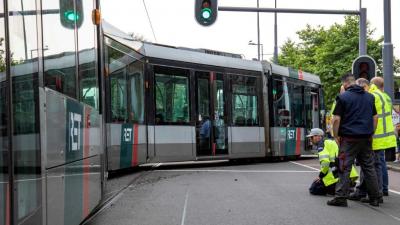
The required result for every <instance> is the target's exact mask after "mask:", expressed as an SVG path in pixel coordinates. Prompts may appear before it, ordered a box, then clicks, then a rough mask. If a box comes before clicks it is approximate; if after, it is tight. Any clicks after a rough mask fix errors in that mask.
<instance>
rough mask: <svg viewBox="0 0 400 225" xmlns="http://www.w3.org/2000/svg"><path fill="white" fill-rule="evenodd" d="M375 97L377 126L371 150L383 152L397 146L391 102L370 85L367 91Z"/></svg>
mask: <svg viewBox="0 0 400 225" xmlns="http://www.w3.org/2000/svg"><path fill="white" fill-rule="evenodd" d="M369 92H370V93H371V94H373V95H374V97H375V108H376V112H377V114H378V124H377V126H376V130H375V133H374V136H373V138H372V150H384V149H387V148H393V147H396V146H397V143H396V136H395V134H394V126H393V122H392V101H391V99H390V97H389V96H388V95H387V94H386V93H385V92H382V91H381V90H379V89H378V88H377V87H376V85H374V84H372V85H371V88H370V90H369Z"/></svg>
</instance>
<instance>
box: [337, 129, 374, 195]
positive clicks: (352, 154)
mask: <svg viewBox="0 0 400 225" xmlns="http://www.w3.org/2000/svg"><path fill="white" fill-rule="evenodd" d="M371 146H372V144H371V139H369V138H346V137H343V138H342V140H341V143H340V151H339V182H338V183H336V196H337V197H343V198H346V197H348V194H349V188H350V183H351V181H350V171H351V168H352V165H353V164H354V159H355V158H357V161H358V162H359V164H360V166H361V170H362V171H363V173H364V180H365V181H364V182H365V184H366V187H367V190H368V194H369V196H370V197H371V198H378V197H379V189H378V179H377V176H376V171H375V167H374V159H373V152H372V149H371Z"/></svg>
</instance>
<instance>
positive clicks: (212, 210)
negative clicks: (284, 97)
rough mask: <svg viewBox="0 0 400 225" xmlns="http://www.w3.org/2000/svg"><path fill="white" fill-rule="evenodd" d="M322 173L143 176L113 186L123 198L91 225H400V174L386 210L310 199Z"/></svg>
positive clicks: (247, 170) (212, 169)
mask: <svg viewBox="0 0 400 225" xmlns="http://www.w3.org/2000/svg"><path fill="white" fill-rule="evenodd" d="M315 168H318V160H317V159H307V160H298V161H294V162H279V163H249V164H245V165H243V164H242V165H237V164H236V165H235V164H229V163H221V164H205V165H202V166H193V165H192V166H184V167H182V166H179V167H171V166H169V167H164V166H160V167H157V168H153V169H151V170H146V171H137V172H134V173H131V174H125V175H124V176H122V177H119V178H115V179H113V180H110V184H109V186H111V187H113V188H114V189H115V190H114V191H113V190H109V191H110V192H111V193H115V198H113V199H112V200H111V201H110V202H109V203H108V204H106V205H105V207H104V208H103V209H102V210H100V211H99V213H98V214H96V215H95V216H94V217H93V218H92V219H91V220H89V221H88V222H87V223H86V224H89V225H103V224H104V225H106V224H107V225H109V224H112V225H128V224H129V225H185V224H193V225H229V224H232V225H247V224H248V225H258V224H260V225H261V224H262V225H292V224H293V225H303V224H304V225H314V224H315V225H325V224H326V225H330V224H332V225H337V224H343V225H347V224H351V225H374V224H379V225H392V224H393V225H399V224H400V179H399V178H400V173H398V172H390V180H391V187H390V189H391V192H390V196H389V197H385V199H384V200H385V203H384V204H382V205H381V206H380V207H379V208H374V207H370V206H369V205H368V204H364V203H360V202H353V201H349V207H347V208H342V207H331V206H327V205H326V201H327V200H329V199H330V198H331V197H319V196H311V195H310V194H309V193H308V187H309V186H310V183H311V181H312V180H313V179H314V178H315V177H316V176H317V175H318V171H317V170H316V169H315ZM127 184H129V186H126V185H127ZM118 185H119V186H118ZM120 187H122V188H120ZM123 187H125V188H123ZM116 190H120V191H116ZM111 195H112V194H110V196H111Z"/></svg>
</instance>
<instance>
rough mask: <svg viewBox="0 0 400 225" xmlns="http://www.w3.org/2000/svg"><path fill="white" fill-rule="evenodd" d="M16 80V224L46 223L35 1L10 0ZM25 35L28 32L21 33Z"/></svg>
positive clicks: (13, 63) (12, 70)
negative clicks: (26, 12)
mask: <svg viewBox="0 0 400 225" xmlns="http://www.w3.org/2000/svg"><path fill="white" fill-rule="evenodd" d="M8 5H9V10H10V11H12V12H14V14H12V15H11V14H10V20H9V30H10V55H11V56H12V63H11V65H12V66H11V68H10V70H11V71H10V72H11V77H12V82H13V93H12V97H13V101H12V105H13V123H14V124H13V126H14V132H13V145H12V151H13V155H14V171H15V174H14V175H15V176H14V185H15V186H14V187H15V190H12V191H14V193H15V198H14V199H15V201H14V203H15V207H14V209H15V211H14V213H15V215H16V216H15V218H16V220H17V221H16V223H15V224H19V223H20V222H22V221H24V223H25V224H42V221H41V217H40V216H38V215H41V210H40V209H41V200H42V195H41V191H42V188H41V183H42V181H41V180H40V178H41V166H42V165H41V157H40V134H39V131H40V130H39V127H40V126H39V125H40V124H39V104H38V99H39V97H38V96H39V93H38V90H39V88H38V83H39V82H38V80H39V79H38V76H39V74H38V67H39V63H38V57H37V51H38V39H37V37H38V35H37V26H36V25H37V15H36V14H33V15H25V14H24V13H25V11H36V2H35V1H28V0H23V1H13V0H8ZM21 34H24V35H21Z"/></svg>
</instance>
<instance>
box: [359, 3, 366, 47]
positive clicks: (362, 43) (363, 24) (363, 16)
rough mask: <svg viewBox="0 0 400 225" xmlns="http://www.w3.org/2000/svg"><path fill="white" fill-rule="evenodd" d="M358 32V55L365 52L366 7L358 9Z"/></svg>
mask: <svg viewBox="0 0 400 225" xmlns="http://www.w3.org/2000/svg"><path fill="white" fill-rule="evenodd" d="M359 25H360V34H359V42H358V47H359V48H358V49H359V51H358V52H359V55H366V54H367V9H366V8H361V9H360V22H359Z"/></svg>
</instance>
